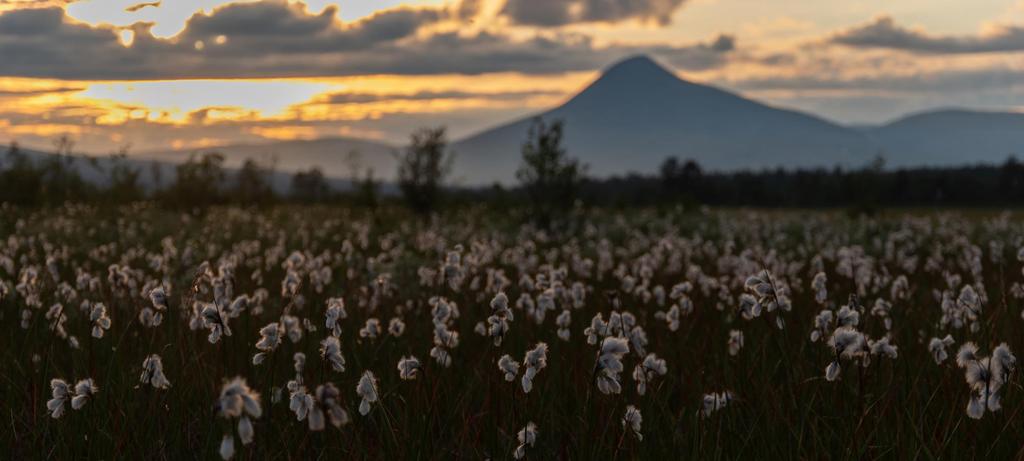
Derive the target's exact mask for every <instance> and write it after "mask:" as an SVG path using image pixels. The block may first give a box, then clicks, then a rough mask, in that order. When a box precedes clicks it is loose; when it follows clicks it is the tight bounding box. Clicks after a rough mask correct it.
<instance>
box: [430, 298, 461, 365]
mask: <svg viewBox="0 0 1024 461" xmlns="http://www.w3.org/2000/svg"><path fill="white" fill-rule="evenodd" d="M439 305H440V304H439ZM458 345H459V332H457V331H452V330H449V329H448V327H447V326H446V325H444V324H442V323H439V322H437V320H436V319H435V323H434V347H433V348H431V349H430V356H431V357H433V358H434V360H436V361H437V363H438V364H440V365H441V366H443V367H445V368H448V367H450V366H451V365H452V357H451V353H450V352H449V350H450V349H452V348H455V347H457V346H458Z"/></svg>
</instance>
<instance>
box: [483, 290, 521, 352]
mask: <svg viewBox="0 0 1024 461" xmlns="http://www.w3.org/2000/svg"><path fill="white" fill-rule="evenodd" d="M491 312H492V314H491V315H490V316H488V317H487V326H486V327H485V328H486V333H487V334H488V335H489V336H490V337H491V338H492V339H493V341H494V345H495V346H500V345H501V341H502V339H504V337H505V334H506V333H508V330H509V322H510V321H512V320H513V319H514V318H515V316H514V315H513V314H512V311H511V310H509V308H508V296H506V295H505V293H502V292H499V293H498V294H496V295H494V298H493V299H491ZM479 327H480V325H478V328H479Z"/></svg>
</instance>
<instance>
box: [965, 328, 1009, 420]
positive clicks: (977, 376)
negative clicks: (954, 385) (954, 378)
mask: <svg viewBox="0 0 1024 461" xmlns="http://www.w3.org/2000/svg"><path fill="white" fill-rule="evenodd" d="M1016 363H1017V358H1016V357H1015V356H1014V355H1013V353H1012V352H1010V348H1009V346H1007V345H1006V343H1002V344H1000V345H999V346H997V347H996V348H995V349H993V350H992V356H991V357H982V356H979V355H978V346H977V345H975V344H974V343H971V342H967V343H964V344H963V346H960V351H959V352H958V353H957V365H958V366H959V367H960V368H963V369H964V380H965V381H966V382H967V385H968V386H969V387H970V389H971V399H970V401H968V403H967V416H969V417H971V418H973V419H981V417H982V416H984V415H985V411H986V410H988V411H999V410H1000V409H1001V408H1002V402H1001V396H1000V394H999V391H1000V390H1001V389H1002V388H1003V386H1004V385H1006V383H1008V382H1009V379H1010V373H1011V372H1013V370H1014V369H1015V368H1016Z"/></svg>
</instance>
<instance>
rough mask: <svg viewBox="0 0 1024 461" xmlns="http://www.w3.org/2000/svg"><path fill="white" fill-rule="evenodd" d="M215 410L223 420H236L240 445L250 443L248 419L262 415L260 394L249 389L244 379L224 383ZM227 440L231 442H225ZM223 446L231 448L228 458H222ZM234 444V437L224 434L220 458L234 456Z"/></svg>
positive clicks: (250, 421) (251, 437)
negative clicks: (226, 445)
mask: <svg viewBox="0 0 1024 461" xmlns="http://www.w3.org/2000/svg"><path fill="white" fill-rule="evenodd" d="M216 408H217V411H218V413H219V414H220V416H221V417H223V418H226V419H231V418H238V437H239V438H240V439H242V445H248V444H250V443H252V441H253V436H254V432H253V427H252V420H251V419H250V418H253V419H258V418H259V417H260V416H261V415H262V414H263V408H262V407H260V394H259V393H257V392H256V391H253V390H252V389H250V388H249V385H248V384H246V382H245V379H243V378H240V377H239V378H235V379H233V380H231V381H228V382H225V383H224V386H223V387H222V388H221V391H220V397H218V399H217V406H216ZM228 438H231V440H230V441H227V440H226V439H228ZM225 444H229V445H230V447H231V449H230V455H229V456H224V451H223V449H224V445H225ZM234 444H235V442H234V437H233V436H232V435H231V434H226V435H225V441H224V442H222V443H221V450H222V451H221V456H222V457H223V458H224V459H228V458H230V456H233V455H234Z"/></svg>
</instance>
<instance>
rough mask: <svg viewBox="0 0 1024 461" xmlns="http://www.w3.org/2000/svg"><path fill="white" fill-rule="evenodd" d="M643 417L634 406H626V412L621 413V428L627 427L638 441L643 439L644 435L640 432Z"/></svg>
mask: <svg viewBox="0 0 1024 461" xmlns="http://www.w3.org/2000/svg"><path fill="white" fill-rule="evenodd" d="M643 422H644V418H643V416H642V415H641V414H640V410H638V409H637V408H636V407H635V406H633V405H629V406H627V407H626V412H625V413H624V414H623V415H622V427H623V429H625V428H627V427H628V428H629V431H630V432H631V433H632V434H633V435H635V436H636V439H637V440H639V441H643V440H644V435H643V434H642V433H641V432H640V426H641V424H643Z"/></svg>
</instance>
